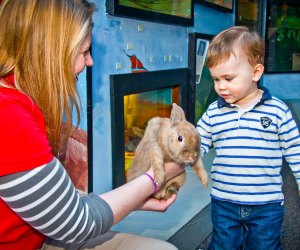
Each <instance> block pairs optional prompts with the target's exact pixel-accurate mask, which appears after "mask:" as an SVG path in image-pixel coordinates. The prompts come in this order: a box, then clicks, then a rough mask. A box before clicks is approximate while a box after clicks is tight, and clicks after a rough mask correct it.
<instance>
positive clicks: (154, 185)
mask: <svg viewBox="0 0 300 250" xmlns="http://www.w3.org/2000/svg"><path fill="white" fill-rule="evenodd" d="M144 175H145V176H147V177H148V179H149V180H150V181H151V183H152V185H153V188H154V193H156V192H157V191H158V185H157V183H156V182H155V181H154V178H153V177H152V175H151V174H149V173H148V172H146V173H144Z"/></svg>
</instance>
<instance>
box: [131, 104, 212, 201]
mask: <svg viewBox="0 0 300 250" xmlns="http://www.w3.org/2000/svg"><path fill="white" fill-rule="evenodd" d="M199 154H200V137H199V134H198V132H197V130H196V128H195V126H194V125H192V124H191V123H189V122H188V121H187V120H186V119H185V115H184V111H183V110H182V108H181V107H179V106H178V105H177V104H175V103H173V108H172V111H171V117H170V118H160V117H155V118H152V119H150V120H149V122H148V125H147V127H146V131H145V134H144V137H143V139H142V140H141V142H140V143H139V145H138V147H137V149H136V151H135V157H134V160H133V163H132V165H131V167H130V168H129V170H128V172H127V176H126V179H127V181H130V180H132V179H134V178H136V177H138V176H140V175H142V174H143V173H145V172H146V171H147V170H148V169H149V167H150V166H152V167H153V170H154V180H155V182H156V183H157V185H158V186H159V187H160V186H161V183H163V182H164V180H165V178H166V175H165V169H164V163H165V162H176V163H178V164H182V163H186V164H189V165H190V166H191V167H192V168H193V170H194V171H195V172H196V174H197V176H198V177H199V179H200V180H201V182H202V185H203V186H205V187H206V186H207V183H208V177H207V172H206V170H205V168H204V166H203V163H202V159H201V157H200V155H199ZM185 176H186V173H185V172H184V173H182V174H180V175H178V176H176V177H175V178H173V179H171V180H169V181H168V182H167V183H166V184H165V185H164V186H163V187H160V190H159V191H158V192H157V193H155V194H154V195H153V196H154V197H155V198H157V199H167V198H169V197H170V196H171V195H172V194H173V193H176V192H177V191H178V190H179V188H180V187H181V186H183V184H184V181H185Z"/></svg>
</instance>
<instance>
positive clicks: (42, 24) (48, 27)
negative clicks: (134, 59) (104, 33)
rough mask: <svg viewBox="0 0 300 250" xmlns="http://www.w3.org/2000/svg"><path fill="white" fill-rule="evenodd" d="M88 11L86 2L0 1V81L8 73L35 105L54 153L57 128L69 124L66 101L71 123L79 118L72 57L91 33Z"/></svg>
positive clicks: (90, 9)
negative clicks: (39, 111) (74, 117)
mask: <svg viewBox="0 0 300 250" xmlns="http://www.w3.org/2000/svg"><path fill="white" fill-rule="evenodd" d="M94 11H95V6H94V5H93V4H90V3H88V2H87V1H86V0H4V1H3V2H2V4H1V5H0V23H1V24H2V25H1V29H0V79H1V78H3V77H5V76H6V75H7V74H11V73H13V74H14V76H15V81H16V85H15V88H16V89H18V90H20V91H21V92H23V93H25V94H26V95H28V96H29V97H30V98H32V99H33V100H34V102H35V103H36V104H37V105H38V107H39V108H40V109H41V111H42V113H43V115H44V118H45V122H46V127H47V136H48V140H49V143H50V146H51V148H52V152H53V153H54V154H55V155H56V154H57V153H58V148H59V144H60V142H61V140H62V132H64V133H65V134H68V133H69V132H70V129H71V126H72V103H73V104H74V106H75V108H76V112H77V117H78V120H77V126H78V124H79V121H80V109H79V103H78V95H77V90H76V75H75V72H74V68H75V60H76V56H77V54H78V53H79V50H80V47H81V46H82V44H83V42H84V40H85V39H86V37H87V36H88V35H89V34H90V33H91V29H92V20H91V18H92V14H93V12H94ZM4 24H5V25H4ZM0 82H1V81H0ZM0 85H1V86H2V87H7V86H6V85H4V84H0ZM63 122H64V123H65V124H66V126H64V129H63V127H62V126H63V125H62V124H63ZM63 130H64V131H63Z"/></svg>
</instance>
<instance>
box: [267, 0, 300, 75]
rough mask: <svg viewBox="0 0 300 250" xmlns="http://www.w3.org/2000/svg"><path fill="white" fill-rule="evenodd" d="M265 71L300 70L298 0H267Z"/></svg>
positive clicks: (299, 11) (299, 10)
mask: <svg viewBox="0 0 300 250" xmlns="http://www.w3.org/2000/svg"><path fill="white" fill-rule="evenodd" d="M265 64H266V71H267V72H296V71H298V72H299V71H300V1H297V0H294V1H291V0H290V1H284V0H281V1H280V0H276V1H275V0H269V1H268V4H267V22H266V61H265Z"/></svg>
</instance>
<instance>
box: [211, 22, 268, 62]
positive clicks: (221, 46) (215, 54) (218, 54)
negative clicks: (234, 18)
mask: <svg viewBox="0 0 300 250" xmlns="http://www.w3.org/2000/svg"><path fill="white" fill-rule="evenodd" d="M237 50H238V52H239V53H242V55H245V56H246V58H247V59H248V61H249V63H250V64H251V65H252V66H255V65H256V64H264V54H265V49H264V43H263V40H262V38H261V37H260V36H259V35H258V34H257V33H256V32H250V31H249V29H248V28H247V27H244V26H234V27H231V28H229V29H226V30H224V31H222V32H221V33H219V34H218V35H216V36H215V37H214V38H213V39H212V41H211V43H210V45H209V48H208V52H207V61H206V64H207V66H208V68H213V67H215V66H217V65H219V64H220V63H223V62H224V61H226V60H227V59H229V57H230V55H231V54H233V55H234V56H237V55H236V53H235V51H237Z"/></svg>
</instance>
